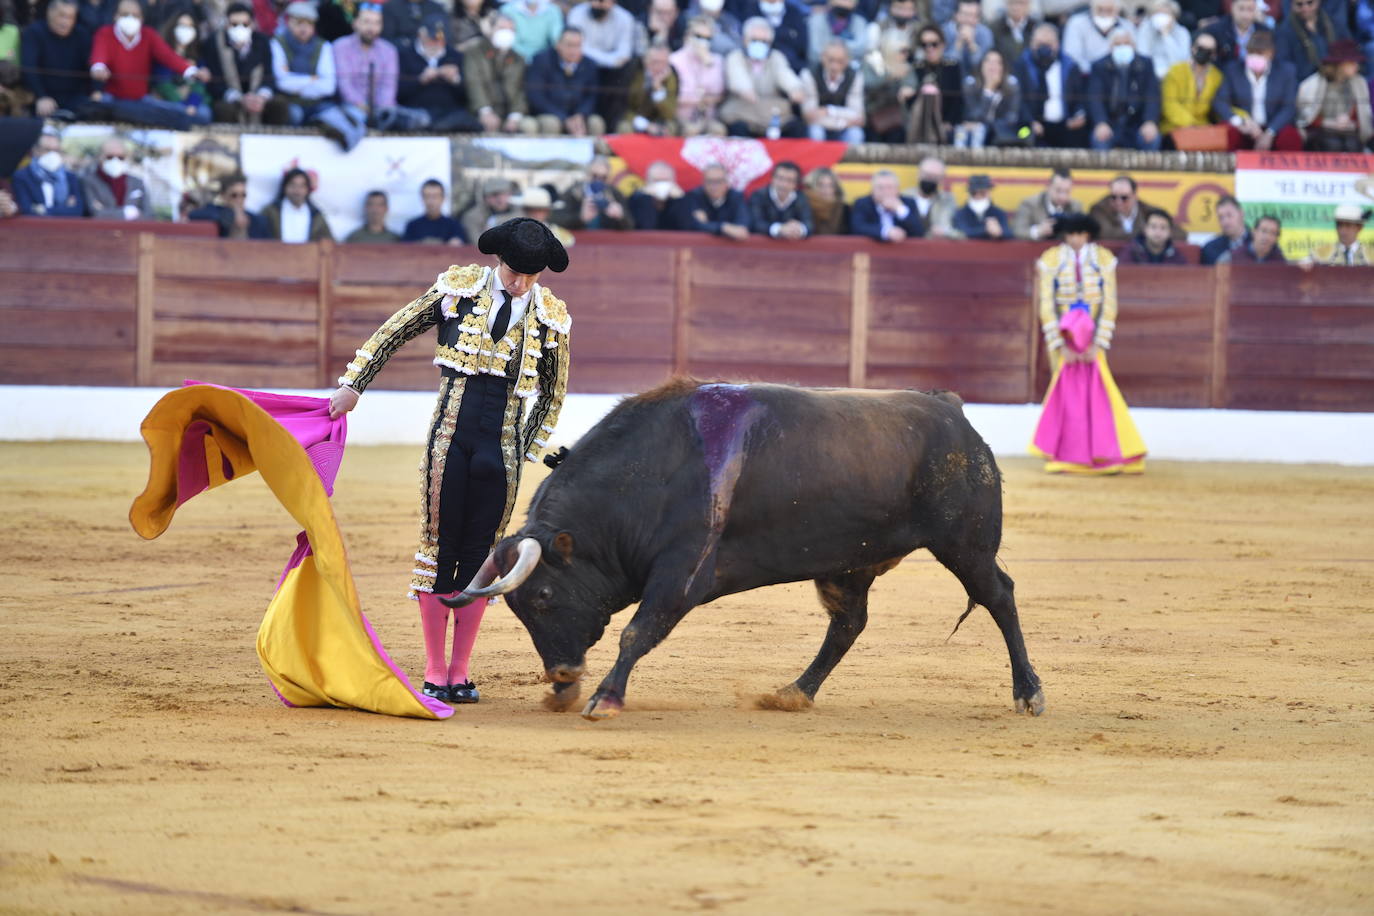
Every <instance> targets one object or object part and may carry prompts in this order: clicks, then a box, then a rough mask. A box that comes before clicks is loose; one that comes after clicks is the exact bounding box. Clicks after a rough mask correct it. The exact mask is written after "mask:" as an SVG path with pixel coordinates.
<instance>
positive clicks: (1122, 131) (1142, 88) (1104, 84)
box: [1088, 32, 1160, 150]
mask: <svg viewBox="0 0 1374 916" xmlns="http://www.w3.org/2000/svg"><path fill="white" fill-rule="evenodd" d="M1117 34H1118V37H1115V38H1114V39H1113V45H1112V51H1111V53H1109V54H1108V55H1107V56H1106V57H1103V58H1102V59H1101V60H1099V61H1097V62H1096V63H1094V64H1093V66H1092V72H1091V73H1090V74H1089V75H1088V121H1089V122H1090V123H1091V124H1092V130H1093V139H1092V147H1093V149H1098V150H1107V149H1113V148H1115V149H1143V150H1156V149H1159V143H1160V134H1159V78H1158V77H1156V76H1155V67H1154V64H1153V63H1152V62H1151V61H1150V59H1149V58H1147V57H1142V56H1141V55H1139V54H1136V53H1135V47H1134V39H1132V38H1131V37H1130V33H1127V32H1120V33H1117ZM1120 36H1124V37H1120ZM1123 48H1124V49H1125V51H1122V50H1121V49H1123ZM1127 53H1129V59H1126V57H1127ZM1103 125H1106V127H1107V128H1108V129H1110V131H1111V135H1110V136H1108V137H1105V138H1103V137H1101V136H1100V135H1099V132H1100V131H1101V130H1102V126H1103ZM1146 125H1152V126H1153V136H1149V137H1147V136H1145V134H1146V131H1145V130H1143V128H1144V127H1145V126H1146Z"/></svg>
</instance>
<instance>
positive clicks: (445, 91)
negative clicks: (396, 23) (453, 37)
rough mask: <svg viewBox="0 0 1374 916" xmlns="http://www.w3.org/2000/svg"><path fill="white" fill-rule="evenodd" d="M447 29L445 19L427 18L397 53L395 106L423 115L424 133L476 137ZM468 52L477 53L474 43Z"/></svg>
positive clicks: (475, 125)
mask: <svg viewBox="0 0 1374 916" xmlns="http://www.w3.org/2000/svg"><path fill="white" fill-rule="evenodd" d="M355 21H356V20H355ZM448 27H449V24H448V21H447V19H446V18H445V17H443V16H431V17H430V18H428V19H426V20H425V21H424V23H422V24H421V26H420V34H419V37H418V38H416V39H415V40H414V41H413V42H411V43H410V44H408V45H403V46H402V47H401V48H399V49H398V51H399V67H400V79H399V82H398V83H397V87H396V102H397V103H398V105H399V106H401V107H402V108H403V109H409V110H411V111H419V112H423V113H424V115H425V117H426V118H427V119H428V121H429V128H428V129H429V130H431V131H434V132H435V133H452V132H454V131H458V132H463V133H476V132H478V131H480V130H481V129H482V125H481V124H480V123H479V122H478V120H477V118H476V117H474V116H473V114H472V112H471V111H469V110H468V92H467V88H466V87H465V86H464V85H463V78H462V74H463V55H462V53H460V52H459V51H458V50H456V49H455V48H453V47H451V46H450V45H449V43H448V41H447V39H445V37H444V30H445V29H447V28H448ZM469 48H471V49H472V51H473V53H479V54H480V53H481V49H480V47H479V46H478V45H477V44H476V43H472V44H469Z"/></svg>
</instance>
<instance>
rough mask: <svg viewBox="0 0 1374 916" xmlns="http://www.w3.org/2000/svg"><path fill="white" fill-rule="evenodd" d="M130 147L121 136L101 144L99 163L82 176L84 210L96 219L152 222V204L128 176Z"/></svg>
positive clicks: (138, 183)
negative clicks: (146, 220)
mask: <svg viewBox="0 0 1374 916" xmlns="http://www.w3.org/2000/svg"><path fill="white" fill-rule="evenodd" d="M131 164H132V163H131V162H130V161H129V145H128V144H127V143H125V142H124V138H123V137H120V136H117V135H116V136H113V137H106V138H105V141H104V142H103V143H101V144H100V160H99V161H98V162H97V163H96V165H95V167H94V168H92V169H91V170H90V171H89V172H87V173H86V174H84V175H82V176H81V190H82V191H83V192H84V193H85V196H86V207H87V209H88V210H89V211H90V215H91V216H93V217H95V218H96V219H120V220H129V219H152V218H153V204H152V201H151V200H149V199H148V191H147V189H146V188H145V187H144V186H143V180H142V179H141V178H139V177H138V176H137V175H131V174H129V166H130V165H131Z"/></svg>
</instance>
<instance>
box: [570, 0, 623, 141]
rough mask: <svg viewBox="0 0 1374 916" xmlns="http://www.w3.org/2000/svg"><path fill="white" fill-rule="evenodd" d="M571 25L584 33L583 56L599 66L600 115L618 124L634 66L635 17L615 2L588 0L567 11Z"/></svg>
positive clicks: (598, 109) (598, 93)
mask: <svg viewBox="0 0 1374 916" xmlns="http://www.w3.org/2000/svg"><path fill="white" fill-rule="evenodd" d="M568 25H569V27H571V28H575V29H578V30H580V31H581V32H582V53H583V55H584V56H585V57H586V58H587V59H588V60H590V61H591V62H592V63H593V64H595V65H596V79H597V88H598V92H597V105H596V110H597V113H598V114H600V115H601V117H602V119H603V120H604V121H605V122H606V123H607V124H610V125H617V124H619V123H620V119H621V117H622V116H623V114H624V112H625V104H626V99H625V94H626V92H627V91H628V89H629V82H630V71H631V70H632V69H633V66H634V50H635V34H636V29H637V25H636V23H635V17H633V16H631V15H630V14H629V12H627V11H626V10H625V8H624V7H622V6H620V5H619V4H618V3H616V0H586V2H583V3H579V4H578V5H577V6H574V7H573V8H572V9H571V10H569V11H568Z"/></svg>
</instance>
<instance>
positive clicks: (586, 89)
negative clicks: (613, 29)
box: [525, 32, 597, 122]
mask: <svg viewBox="0 0 1374 916" xmlns="http://www.w3.org/2000/svg"><path fill="white" fill-rule="evenodd" d="M566 35H568V36H574V35H577V36H578V37H577V40H578V49H579V51H578V53H579V55H580V53H581V36H580V35H578V33H576V32H568V33H566ZM562 40H563V39H560V41H562ZM525 94H526V95H527V96H528V97H529V101H530V111H531V112H532V113H533V114H536V115H551V116H553V117H555V118H557V119H558V120H559V121H560V122H562V121H566V120H567V119H568V117H569V116H571V115H575V114H580V115H582V116H583V117H588V116H590V115H592V114H593V113H595V111H596V97H597V76H596V64H594V63H592V62H591V61H590V60H588V59H587V58H585V57H580V58H579V60H578V61H577V63H575V64H572V65H567V64H565V62H564V61H563V58H561V57H560V56H559V54H558V49H557V48H550V49H549V50H547V51H542V52H540V53H539V54H536V55H535V56H534V60H533V61H531V62H530V66H529V69H528V70H526V71H525Z"/></svg>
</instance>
